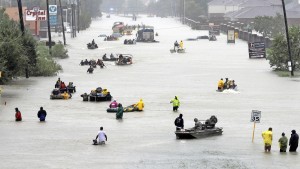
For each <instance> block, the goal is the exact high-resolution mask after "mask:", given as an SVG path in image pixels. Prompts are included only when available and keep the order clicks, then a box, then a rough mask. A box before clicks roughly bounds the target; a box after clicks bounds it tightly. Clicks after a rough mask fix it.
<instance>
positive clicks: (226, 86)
mask: <svg viewBox="0 0 300 169" xmlns="http://www.w3.org/2000/svg"><path fill="white" fill-rule="evenodd" d="M228 83H229V81H228V78H225V82H224V85H223V86H224V87H223V89H228Z"/></svg>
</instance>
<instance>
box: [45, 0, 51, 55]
mask: <svg viewBox="0 0 300 169" xmlns="http://www.w3.org/2000/svg"><path fill="white" fill-rule="evenodd" d="M46 5H47V23H48V38H49V43H48V44H49V53H50V55H51V54H52V52H51V47H52V46H51V45H52V44H51V43H52V42H51V28H50V17H49V0H46Z"/></svg>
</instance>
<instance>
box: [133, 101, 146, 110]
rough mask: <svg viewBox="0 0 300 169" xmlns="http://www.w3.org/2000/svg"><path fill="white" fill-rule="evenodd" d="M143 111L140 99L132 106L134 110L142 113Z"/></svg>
mask: <svg viewBox="0 0 300 169" xmlns="http://www.w3.org/2000/svg"><path fill="white" fill-rule="evenodd" d="M143 109H144V102H143V99H140V101H139V102H137V103H136V104H135V105H134V110H137V111H143Z"/></svg>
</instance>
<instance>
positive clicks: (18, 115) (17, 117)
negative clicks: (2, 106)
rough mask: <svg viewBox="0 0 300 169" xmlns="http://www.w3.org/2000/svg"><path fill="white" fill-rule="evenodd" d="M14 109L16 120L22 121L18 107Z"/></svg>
mask: <svg viewBox="0 0 300 169" xmlns="http://www.w3.org/2000/svg"><path fill="white" fill-rule="evenodd" d="M15 110H16V114H15V117H16V121H22V114H21V112H20V111H19V109H18V108H15Z"/></svg>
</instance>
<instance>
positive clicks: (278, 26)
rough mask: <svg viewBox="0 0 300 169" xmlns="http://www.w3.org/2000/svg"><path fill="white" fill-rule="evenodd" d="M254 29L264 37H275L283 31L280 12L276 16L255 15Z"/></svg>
mask: <svg viewBox="0 0 300 169" xmlns="http://www.w3.org/2000/svg"><path fill="white" fill-rule="evenodd" d="M254 29H255V30H256V31H257V32H259V33H261V34H262V35H263V36H265V37H266V36H268V37H275V36H276V35H278V34H280V33H282V32H284V20H283V17H282V15H280V14H277V15H276V17H272V16H257V17H255V18H254Z"/></svg>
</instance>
